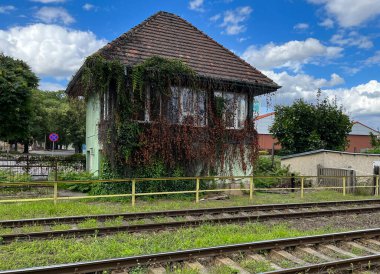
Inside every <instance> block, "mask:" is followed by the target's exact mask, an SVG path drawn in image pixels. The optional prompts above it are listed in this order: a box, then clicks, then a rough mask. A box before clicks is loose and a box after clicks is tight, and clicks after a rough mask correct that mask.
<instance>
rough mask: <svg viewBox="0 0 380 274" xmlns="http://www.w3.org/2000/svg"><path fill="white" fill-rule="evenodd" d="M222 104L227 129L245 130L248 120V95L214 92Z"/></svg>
mask: <svg viewBox="0 0 380 274" xmlns="http://www.w3.org/2000/svg"><path fill="white" fill-rule="evenodd" d="M214 96H215V97H216V98H217V99H219V100H220V101H221V102H222V105H221V107H222V111H223V112H222V118H223V120H224V121H225V124H226V127H227V128H235V129H238V128H243V127H244V123H245V121H246V119H247V109H248V106H247V103H248V100H247V94H243V93H234V92H219V91H217V92H214Z"/></svg>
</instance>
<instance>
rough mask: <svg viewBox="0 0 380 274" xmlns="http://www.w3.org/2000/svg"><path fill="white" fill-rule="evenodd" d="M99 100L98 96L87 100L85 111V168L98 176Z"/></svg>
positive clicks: (99, 151) (99, 152)
mask: <svg viewBox="0 0 380 274" xmlns="http://www.w3.org/2000/svg"><path fill="white" fill-rule="evenodd" d="M99 122H100V100H99V96H98V95H93V96H91V97H90V98H88V101H87V110H86V166H87V171H89V172H90V173H92V174H94V175H95V176H98V175H99V170H100V157H101V145H100V143H99Z"/></svg>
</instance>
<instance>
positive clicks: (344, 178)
mask: <svg viewBox="0 0 380 274" xmlns="http://www.w3.org/2000/svg"><path fill="white" fill-rule="evenodd" d="M343 196H346V177H343Z"/></svg>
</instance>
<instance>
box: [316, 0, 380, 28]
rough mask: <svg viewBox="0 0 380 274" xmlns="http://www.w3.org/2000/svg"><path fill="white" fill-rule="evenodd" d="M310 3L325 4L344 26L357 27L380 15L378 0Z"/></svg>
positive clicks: (328, 10)
mask: <svg viewBox="0 0 380 274" xmlns="http://www.w3.org/2000/svg"><path fill="white" fill-rule="evenodd" d="M309 2H310V3H314V4H318V5H323V6H324V9H325V10H326V11H327V13H328V14H329V15H331V16H333V17H334V18H335V19H336V20H337V21H338V23H339V25H340V26H342V27H355V26H360V25H362V24H363V23H366V22H367V21H369V20H371V19H373V18H375V17H376V16H378V15H380V1H378V0H309Z"/></svg>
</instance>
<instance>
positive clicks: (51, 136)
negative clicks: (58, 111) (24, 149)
mask: <svg viewBox="0 0 380 274" xmlns="http://www.w3.org/2000/svg"><path fill="white" fill-rule="evenodd" d="M49 140H50V141H52V142H53V150H52V153H51V155H54V146H55V142H58V141H59V135H58V134H57V133H54V132H53V133H50V134H49Z"/></svg>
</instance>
